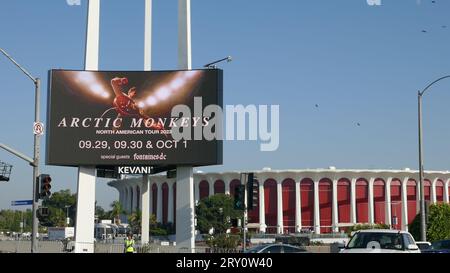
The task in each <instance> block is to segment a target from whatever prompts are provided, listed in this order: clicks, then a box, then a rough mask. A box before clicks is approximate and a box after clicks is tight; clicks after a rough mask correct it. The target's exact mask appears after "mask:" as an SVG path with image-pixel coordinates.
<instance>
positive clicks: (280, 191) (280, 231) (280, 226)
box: [277, 180, 284, 234]
mask: <svg viewBox="0 0 450 273" xmlns="http://www.w3.org/2000/svg"><path fill="white" fill-rule="evenodd" d="M281 183H282V181H281V180H278V181H277V233H278V234H283V229H284V227H283V185H282V184H281Z"/></svg>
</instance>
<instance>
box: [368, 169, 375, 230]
mask: <svg viewBox="0 0 450 273" xmlns="http://www.w3.org/2000/svg"><path fill="white" fill-rule="evenodd" d="M374 183H375V178H371V179H370V180H369V205H368V209H369V224H372V225H373V224H374V223H375V214H374V211H375V205H374V195H373V184H374Z"/></svg>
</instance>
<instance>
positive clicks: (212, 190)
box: [207, 178, 215, 197]
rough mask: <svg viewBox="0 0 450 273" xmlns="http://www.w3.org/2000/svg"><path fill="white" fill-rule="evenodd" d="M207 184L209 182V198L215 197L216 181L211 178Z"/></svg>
mask: <svg viewBox="0 0 450 273" xmlns="http://www.w3.org/2000/svg"><path fill="white" fill-rule="evenodd" d="M207 182H208V186H209V197H211V196H213V195H214V183H215V181H214V179H212V178H211V179H208V180H207Z"/></svg>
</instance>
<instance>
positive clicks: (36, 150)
mask: <svg viewBox="0 0 450 273" xmlns="http://www.w3.org/2000/svg"><path fill="white" fill-rule="evenodd" d="M0 52H1V53H2V54H3V55H5V56H6V58H8V59H9V60H10V61H11V62H12V63H13V64H14V65H15V66H17V67H18V68H19V69H20V70H21V71H22V72H23V73H24V74H25V75H26V76H27V77H28V78H30V79H31V80H32V81H33V83H34V86H35V94H34V121H35V123H34V124H35V126H36V125H38V124H40V122H39V110H40V109H39V101H40V96H41V79H39V78H35V77H33V76H32V75H31V74H30V73H29V72H28V71H27V70H26V69H25V68H23V67H22V66H21V65H20V64H18V63H17V62H16V61H15V60H14V59H13V58H12V57H11V56H9V54H8V53H6V51H4V50H3V49H2V48H0ZM40 127H41V126H40ZM41 129H42V127H41ZM41 132H42V131H41ZM39 139H40V134H38V133H36V132H35V133H34V155H33V158H32V159H31V158H28V157H27V156H24V155H23V154H21V153H19V152H17V151H15V150H13V149H11V148H9V147H7V146H6V145H4V144H1V145H0V146H1V148H3V149H5V150H7V151H9V152H11V153H13V154H14V155H16V156H18V157H20V158H22V159H24V160H25V161H28V162H29V163H30V165H31V166H33V179H32V184H33V194H32V197H33V216H32V219H33V225H32V237H31V252H32V253H36V252H38V249H37V243H36V239H37V236H36V234H37V231H38V220H37V217H36V216H37V210H38V203H37V202H38V199H37V196H36V187H37V183H36V179H37V177H38V176H39Z"/></svg>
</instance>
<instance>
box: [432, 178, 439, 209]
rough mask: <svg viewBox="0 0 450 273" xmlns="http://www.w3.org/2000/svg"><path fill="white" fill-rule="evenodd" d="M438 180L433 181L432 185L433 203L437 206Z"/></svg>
mask: <svg viewBox="0 0 450 273" xmlns="http://www.w3.org/2000/svg"><path fill="white" fill-rule="evenodd" d="M437 180H438V179H437V178H436V179H433V182H432V184H431V203H432V204H436V203H437V198H436V183H437Z"/></svg>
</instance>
